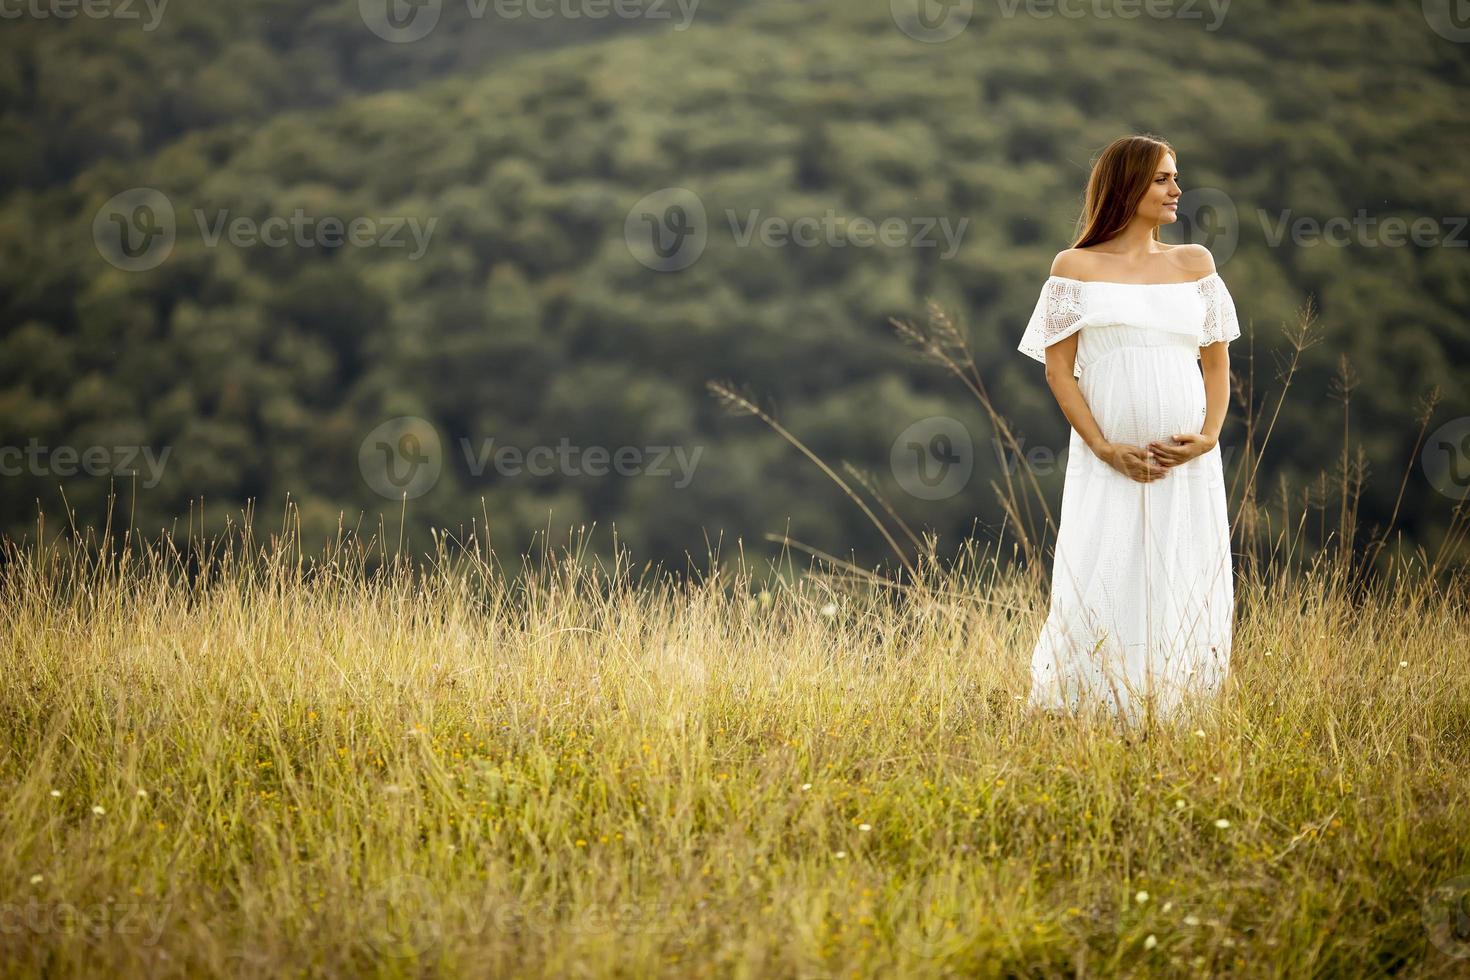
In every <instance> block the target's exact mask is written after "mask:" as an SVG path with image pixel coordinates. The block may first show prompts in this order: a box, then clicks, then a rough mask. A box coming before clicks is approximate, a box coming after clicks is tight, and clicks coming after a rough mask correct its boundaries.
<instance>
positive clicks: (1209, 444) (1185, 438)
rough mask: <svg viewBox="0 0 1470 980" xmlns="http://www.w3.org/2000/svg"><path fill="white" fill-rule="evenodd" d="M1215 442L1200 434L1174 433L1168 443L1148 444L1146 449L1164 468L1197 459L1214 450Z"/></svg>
mask: <svg viewBox="0 0 1470 980" xmlns="http://www.w3.org/2000/svg"><path fill="white" fill-rule="evenodd" d="M1217 442H1219V440H1218V439H1212V438H1210V437H1209V436H1207V435H1205V434H1204V433H1202V432H1176V433H1175V434H1174V435H1173V436H1172V437H1171V438H1170V441H1168V442H1158V441H1155V442H1151V443H1149V444H1148V449H1149V451H1150V452H1152V453H1153V454H1154V458H1155V459H1157V460H1158V461H1159V462H1160V463H1163V464H1164V466H1165V467H1171V466H1178V465H1179V464H1180V463H1187V462H1189V461H1190V460H1191V459H1198V458H1199V457H1200V456H1203V455H1204V454H1205V453H1207V452H1209V451H1210V450H1211V449H1214V448H1215V444H1216V443H1217Z"/></svg>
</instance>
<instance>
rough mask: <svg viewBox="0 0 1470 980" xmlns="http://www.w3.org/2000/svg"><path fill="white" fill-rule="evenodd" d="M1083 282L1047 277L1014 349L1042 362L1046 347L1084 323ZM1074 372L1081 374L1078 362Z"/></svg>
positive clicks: (1072, 332)
mask: <svg viewBox="0 0 1470 980" xmlns="http://www.w3.org/2000/svg"><path fill="white" fill-rule="evenodd" d="M1082 286H1083V283H1081V282H1079V281H1078V280H1076V279H1062V278H1060V277H1058V276H1052V277H1050V278H1049V279H1047V281H1046V285H1044V286H1042V287H1041V296H1040V297H1039V298H1038V299H1037V301H1036V309H1034V310H1032V312H1031V320H1030V322H1028V323H1027V324H1026V332H1025V334H1023V335H1022V337H1021V342H1020V343H1019V344H1017V345H1016V350H1018V351H1020V352H1021V353H1022V354H1025V355H1026V356H1027V357H1029V358H1031V359H1032V360H1035V361H1040V362H1041V363H1042V364H1045V363H1046V349H1047V348H1048V347H1050V346H1051V345H1052V344H1054V343H1056V342H1057V341H1059V340H1061V339H1063V338H1064V337H1069V336H1071V335H1072V334H1074V333H1076V332H1077V331H1078V330H1079V329H1081V328H1082V327H1083V326H1084V323H1083V320H1084V318H1085V317H1086V315H1087V307H1086V296H1085V294H1084V293H1083V289H1082ZM1073 374H1079V375H1080V374H1081V367H1080V366H1077V367H1076V368H1075V369H1074V371H1073Z"/></svg>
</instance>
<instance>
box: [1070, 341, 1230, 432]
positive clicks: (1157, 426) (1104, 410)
mask: <svg viewBox="0 0 1470 980" xmlns="http://www.w3.org/2000/svg"><path fill="white" fill-rule="evenodd" d="M1080 385H1081V389H1082V396H1083V397H1084V398H1086V399H1087V407H1088V408H1089V409H1091V410H1092V415H1093V417H1094V418H1096V419H1097V424H1098V427H1099V428H1100V429H1102V433H1103V436H1104V438H1106V439H1107V440H1108V441H1109V442H1121V443H1126V444H1128V445H1130V446H1142V445H1144V444H1145V443H1147V442H1149V441H1150V440H1154V439H1163V440H1167V439H1168V438H1169V437H1170V436H1171V435H1173V434H1174V433H1176V432H1198V431H1199V430H1200V429H1201V428H1203V427H1204V424H1205V382H1204V378H1203V377H1201V375H1200V370H1199V366H1198V363H1197V362H1196V360H1195V355H1194V352H1193V350H1192V349H1190V348H1160V347H1140V348H1125V349H1122V350H1117V351H1114V352H1112V353H1110V354H1109V355H1108V356H1106V357H1104V358H1102V359H1101V360H1099V361H1097V362H1096V363H1093V364H1089V365H1088V366H1087V367H1085V368H1084V369H1083V371H1082V378H1081V379H1080Z"/></svg>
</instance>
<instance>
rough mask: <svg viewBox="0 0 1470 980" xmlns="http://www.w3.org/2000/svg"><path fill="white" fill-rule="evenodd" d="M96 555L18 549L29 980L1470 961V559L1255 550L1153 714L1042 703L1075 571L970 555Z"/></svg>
mask: <svg viewBox="0 0 1470 980" xmlns="http://www.w3.org/2000/svg"><path fill="white" fill-rule="evenodd" d="M102 550H103V549H99V548H93V549H87V550H83V551H63V550H61V549H59V548H53V549H51V550H49V551H45V552H42V551H38V550H37V549H34V548H32V549H28V550H22V549H16V550H13V551H12V553H11V554H10V555H9V561H8V562H7V563H6V565H5V567H4V571H3V578H0V585H3V595H4V626H5V635H6V642H5V645H4V661H5V662H4V664H3V671H0V677H3V680H0V704H3V706H4V709H5V710H4V714H3V724H4V726H5V733H4V734H5V737H4V739H3V744H4V747H5V754H4V756H3V767H0V791H3V793H4V795H5V799H6V806H5V808H4V810H3V816H0V882H3V883H4V885H3V888H4V909H3V911H4V916H5V918H4V920H3V922H0V925H3V927H4V931H3V933H0V941H3V947H0V949H3V958H4V966H5V969H6V972H8V973H11V974H19V973H25V974H32V975H34V974H37V973H39V972H43V971H44V972H45V973H46V974H47V975H51V976H65V975H78V974H83V973H86V974H99V973H100V974H103V975H109V974H110V975H115V976H134V975H148V976H171V975H176V976H197V975H201V974H215V975H218V974H225V975H230V974H233V975H242V976H245V975H249V976H259V975H277V974H282V973H292V972H297V971H300V972H302V973H306V974H375V973H380V974H383V975H422V974H428V973H435V972H444V973H471V974H476V975H495V976H498V975H527V976H580V975H589V976H650V975H656V976H671V977H673V976H680V977H682V976H761V977H765V976H793V977H828V976H831V977H836V976H865V975H871V974H887V975H905V976H924V975H940V974H941V973H944V972H946V971H956V972H959V973H962V974H965V975H980V976H1004V975H1028V976H1045V975H1064V974H1065V975H1071V974H1074V973H1078V974H1122V975H1157V974H1174V975H1201V974H1230V975H1245V976H1319V975H1329V976H1369V975H1376V974H1380V973H1384V972H1389V971H1401V970H1406V969H1408V970H1412V971H1413V972H1415V973H1418V974H1422V975H1442V976H1451V975H1455V973H1456V970H1457V969H1458V970H1459V971H1460V975H1463V971H1464V970H1465V968H1466V967H1467V966H1470V960H1467V959H1455V958H1452V957H1450V956H1448V955H1446V953H1444V952H1441V951H1440V949H1439V948H1437V947H1436V946H1435V945H1434V944H1433V943H1432V942H1431V932H1432V929H1431V928H1426V924H1425V922H1426V919H1425V911H1426V900H1428V899H1430V897H1431V892H1432V890H1433V889H1434V888H1435V887H1436V886H1438V885H1440V884H1442V883H1443V882H1445V881H1446V880H1448V879H1452V878H1454V877H1455V876H1456V875H1460V874H1464V873H1466V872H1467V871H1470V845H1467V841H1466V838H1465V835H1464V828H1465V827H1466V826H1470V768H1467V767H1466V765H1465V760H1466V758H1467V756H1470V678H1467V676H1466V672H1465V669H1464V664H1465V660H1464V651H1465V650H1466V648H1467V640H1470V608H1467V604H1466V603H1465V602H1464V601H1463V599H1464V595H1465V591H1464V582H1463V580H1458V579H1452V580H1451V581H1450V582H1449V583H1448V584H1447V585H1446V586H1443V587H1436V586H1433V585H1431V584H1429V580H1428V579H1426V578H1424V577H1422V576H1419V577H1415V576H1412V575H1407V574H1406V575H1404V576H1399V577H1397V578H1395V579H1393V580H1391V581H1388V582H1385V583H1383V584H1381V585H1380V586H1379V587H1377V588H1376V589H1373V590H1370V591H1369V592H1368V593H1366V594H1363V595H1358V596H1356V597H1353V598H1351V599H1349V598H1348V597H1346V596H1345V595H1344V594H1343V593H1342V590H1341V589H1336V588H1334V587H1333V586H1332V579H1331V578H1330V576H1327V575H1324V574H1318V573H1317V572H1315V571H1312V570H1309V571H1308V572H1307V573H1305V574H1304V575H1302V576H1299V577H1297V578H1296V579H1295V580H1294V581H1292V582H1290V583H1280V584H1276V585H1265V584H1260V583H1257V584H1255V585H1252V584H1250V583H1246V584H1245V585H1244V586H1243V587H1242V588H1241V589H1240V591H1239V616H1238V626H1237V632H1236V645H1235V649H1236V651H1237V653H1236V658H1235V662H1234V664H1233V671H1232V675H1231V679H1230V684H1229V688H1228V690H1227V693H1226V695H1225V696H1224V697H1223V698H1222V699H1221V700H1220V701H1219V702H1218V703H1216V704H1214V705H1210V706H1207V707H1206V708H1205V709H1202V711H1201V713H1200V714H1199V715H1198V716H1197V717H1195V718H1190V719H1187V720H1184V721H1182V722H1181V723H1179V724H1176V725H1163V726H1158V727H1151V728H1148V729H1144V730H1142V731H1135V732H1132V733H1126V734H1124V735H1121V736H1120V735H1119V734H1118V733H1116V732H1114V731H1113V730H1112V729H1111V728H1109V727H1108V726H1106V725H1097V724H1089V723H1088V722H1087V720H1085V719H1079V720H1075V721H1071V720H1065V721H1064V720H1049V719H1046V718H1037V717H1033V716H1030V715H1029V714H1028V713H1027V712H1026V710H1025V707H1024V705H1023V704H1022V703H1021V701H1019V700H1018V699H1019V698H1020V697H1022V696H1023V695H1024V694H1025V693H1026V690H1027V686H1026V685H1027V676H1026V673H1025V671H1026V666H1027V665H1026V663H1025V657H1024V651H1025V650H1027V649H1029V644H1030V642H1031V641H1032V639H1033V638H1034V635H1035V633H1036V631H1037V629H1038V628H1039V625H1040V619H1041V617H1042V616H1043V615H1044V613H1045V606H1044V602H1043V601H1042V600H1043V596H1041V595H1040V594H1038V593H1037V592H1036V590H1035V586H1034V583H1033V582H1031V581H1030V579H1029V578H1027V577H1025V576H1023V575H1020V574H1015V573H1010V572H1005V571H1002V570H1001V566H1000V564H999V563H997V562H994V561H989V562H987V561H985V560H984V558H983V556H978V555H975V554H973V553H966V554H965V555H963V556H962V557H961V560H960V561H959V562H958V563H957V564H956V565H955V566H954V567H952V568H947V569H946V570H945V571H943V572H939V571H937V570H935V569H931V568H928V567H926V566H921V567H920V569H919V573H920V577H919V578H918V579H917V580H915V581H914V582H913V583H911V585H910V587H908V588H906V589H903V590H894V589H890V588H885V587H880V586H877V585H872V584H869V585H867V586H865V587H856V588H854V587H851V586H848V587H846V588H843V589H841V590H834V589H833V588H832V581H831V580H830V579H826V578H823V577H821V576H812V577H807V578H804V579H801V580H800V581H799V582H797V583H796V584H794V585H787V584H784V582H783V580H782V579H780V578H777V577H759V576H755V575H753V574H750V573H747V572H745V571H740V572H738V573H736V574H734V575H732V576H724V575H720V574H711V575H710V576H708V577H706V578H705V579H704V580H703V581H701V582H697V583H691V584H686V585H683V586H679V585H675V584H673V583H672V582H669V581H646V580H643V581H635V580H634V579H633V577H632V575H631V572H630V570H629V568H628V566H626V565H625V564H623V563H621V562H620V563H619V565H618V566H617V567H616V568H613V569H603V568H599V567H598V566H597V565H596V564H595V563H594V562H590V561H588V560H586V559H585V558H584V557H583V556H581V554H580V545H577V546H569V547H568V548H567V549H566V550H565V551H564V552H563V553H562V554H560V555H546V556H545V560H544V561H543V562H541V563H540V564H538V565H537V566H536V567H537V569H538V570H537V571H536V572H535V573H534V574H532V575H529V576H528V577H526V578H524V579H522V580H520V581H518V582H515V583H512V582H509V581H507V580H506V579H505V578H504V577H503V576H501V575H499V574H498V573H497V572H496V570H495V568H494V566H493V565H491V564H488V563H486V562H483V561H481V560H480V559H479V558H478V557H477V555H476V554H475V553H474V552H473V551H469V552H459V557H458V558H457V559H451V558H449V557H448V556H447V555H445V554H444V551H443V549H441V561H440V562H439V563H438V564H437V566H431V567H430V568H428V569H425V570H420V571H417V572H412V571H409V570H407V569H405V568H403V567H402V566H398V567H394V566H392V565H391V564H390V565H389V566H388V567H386V568H383V569H380V570H378V571H376V572H372V571H369V570H368V569H367V568H366V567H365V566H364V564H363V562H364V559H365V552H364V551H363V550H362V549H351V548H344V549H339V550H336V551H334V552H332V553H328V554H326V555H324V556H322V557H321V558H320V559H319V560H318V561H315V562H310V561H304V560H302V558H301V556H300V555H299V553H298V552H297V551H296V550H295V542H294V541H293V540H292V539H291V538H290V537H289V536H287V537H286V538H284V539H277V540H275V541H273V542H268V543H266V544H265V545H264V546H262V545H261V544H260V543H258V542H254V541H251V540H250V539H249V538H248V536H245V535H242V536H240V537H239V538H238V539H237V540H236V541H235V542H234V543H230V544H225V545H220V546H218V547H217V548H216V549H215V550H213V551H208V550H205V549H196V550H195V551H193V552H185V553H177V552H172V551H168V550H155V551H154V552H152V553H151V554H144V555H142V556H141V557H138V556H137V553H136V552H135V551H130V552H127V553H126V554H128V555H131V557H124V558H121V559H105V558H101V557H99V555H100V554H101V553H102ZM251 555H253V556H254V557H253V558H247V557H244V556H251ZM144 794H146V795H144ZM94 808H101V810H102V811H104V812H95V811H94ZM1220 821H1228V825H1224V824H1220V823H1219V822H1220ZM1145 892H1146V893H1147V896H1146V899H1145V897H1144V896H1143V893H1145ZM1435 901H1438V899H1436V900H1435ZM1435 901H1431V902H1430V903H1429V905H1428V906H1427V908H1428V909H1429V920H1430V925H1431V926H1433V925H1434V921H1435V920H1434V914H1435V909H1437V908H1440V907H1441V906H1439V905H1436V904H1435ZM1441 905H1443V903H1441ZM1445 935H1446V934H1445V933H1444V932H1443V930H1441V931H1440V938H1441V939H1443V937H1444V936H1445ZM1150 937H1152V938H1150Z"/></svg>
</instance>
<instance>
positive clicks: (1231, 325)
mask: <svg viewBox="0 0 1470 980" xmlns="http://www.w3.org/2000/svg"><path fill="white" fill-rule="evenodd" d="M1200 296H1201V297H1203V298H1204V301H1205V322H1204V325H1203V326H1202V327H1201V328H1200V335H1199V345H1200V346H1201V347H1208V346H1209V345H1210V344H1217V343H1219V342H1220V341H1222V340H1223V341H1225V342H1227V343H1228V342H1230V341H1232V340H1234V339H1235V338H1237V337H1239V336H1240V322H1239V321H1238V320H1237V319H1236V317H1235V301H1234V300H1233V299H1231V298H1230V290H1228V289H1226V288H1225V280H1223V279H1221V278H1220V277H1219V276H1218V275H1212V276H1206V277H1205V278H1204V279H1201V280H1200Z"/></svg>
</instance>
